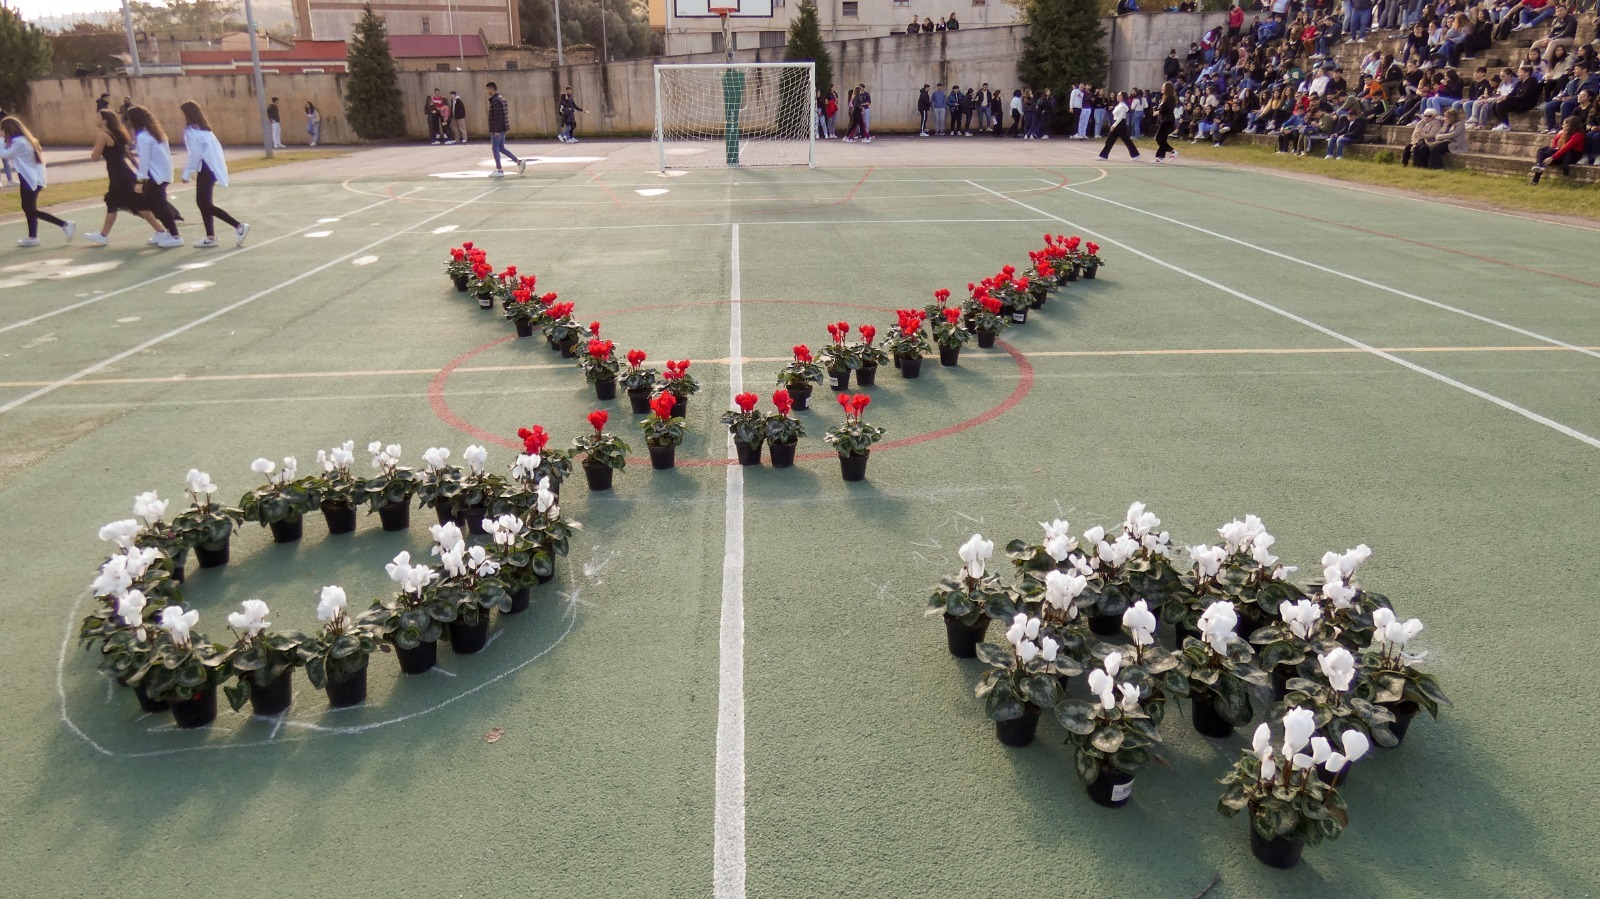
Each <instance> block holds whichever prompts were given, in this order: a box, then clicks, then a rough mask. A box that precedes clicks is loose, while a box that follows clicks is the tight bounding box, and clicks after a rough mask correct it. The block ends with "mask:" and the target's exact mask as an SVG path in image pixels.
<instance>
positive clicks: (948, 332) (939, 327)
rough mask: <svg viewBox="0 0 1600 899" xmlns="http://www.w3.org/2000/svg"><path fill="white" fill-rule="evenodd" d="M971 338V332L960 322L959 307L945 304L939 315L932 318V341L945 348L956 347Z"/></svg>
mask: <svg viewBox="0 0 1600 899" xmlns="http://www.w3.org/2000/svg"><path fill="white" fill-rule="evenodd" d="M945 293H949V291H945ZM971 339H972V332H971V331H968V330H967V329H966V327H965V326H964V325H963V324H962V315H961V310H960V309H958V308H956V307H954V306H947V307H945V308H943V309H940V310H939V315H938V316H937V317H935V318H934V320H933V342H934V343H936V344H938V345H939V346H941V347H944V348H946V349H956V348H959V347H960V346H961V345H962V344H964V343H966V342H967V341H968V340H971Z"/></svg>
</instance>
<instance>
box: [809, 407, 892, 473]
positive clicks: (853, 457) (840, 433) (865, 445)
mask: <svg viewBox="0 0 1600 899" xmlns="http://www.w3.org/2000/svg"><path fill="white" fill-rule="evenodd" d="M871 403H872V397H870V396H867V395H866V394H864V393H858V394H856V395H855V396H851V395H850V394H848V393H841V394H839V405H840V406H843V407H844V424H841V425H837V426H835V427H831V428H829V429H828V434H827V436H826V437H824V438H823V439H824V440H826V441H827V442H828V445H829V446H831V447H833V448H834V450H835V451H836V452H838V453H839V471H840V472H841V473H842V474H843V475H844V479H845V480H846V481H860V480H864V479H865V478H866V476H867V458H868V457H869V456H871V455H872V445H873V444H874V443H877V442H878V441H879V440H882V439H883V428H877V427H873V426H872V425H869V424H867V423H866V422H864V421H862V420H861V413H862V412H864V411H866V408H867V406H868V405H870V404H871Z"/></svg>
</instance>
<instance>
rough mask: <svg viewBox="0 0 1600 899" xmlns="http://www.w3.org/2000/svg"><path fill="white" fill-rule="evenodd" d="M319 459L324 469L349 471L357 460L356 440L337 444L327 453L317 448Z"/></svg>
mask: <svg viewBox="0 0 1600 899" xmlns="http://www.w3.org/2000/svg"><path fill="white" fill-rule="evenodd" d="M317 461H318V462H320V463H322V470H323V471H328V472H333V471H349V470H350V466H351V465H354V464H355V461H356V442H355V441H354V440H346V441H345V442H344V445H343V446H336V447H334V448H333V449H331V450H328V451H327V452H326V453H324V452H323V451H322V450H317Z"/></svg>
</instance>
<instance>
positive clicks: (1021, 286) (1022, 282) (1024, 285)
mask: <svg viewBox="0 0 1600 899" xmlns="http://www.w3.org/2000/svg"><path fill="white" fill-rule="evenodd" d="M1030 283H1031V282H1030V281H1029V280H1028V276H1027V275H1023V276H1022V277H1020V278H1018V279H1017V289H1018V290H1027V289H1028V285H1029V284H1030Z"/></svg>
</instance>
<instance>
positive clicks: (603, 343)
mask: <svg viewBox="0 0 1600 899" xmlns="http://www.w3.org/2000/svg"><path fill="white" fill-rule="evenodd" d="M611 347H612V343H611V341H609V340H591V341H589V355H590V356H593V357H594V358H596V359H604V358H606V357H608V356H610V355H611Z"/></svg>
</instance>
